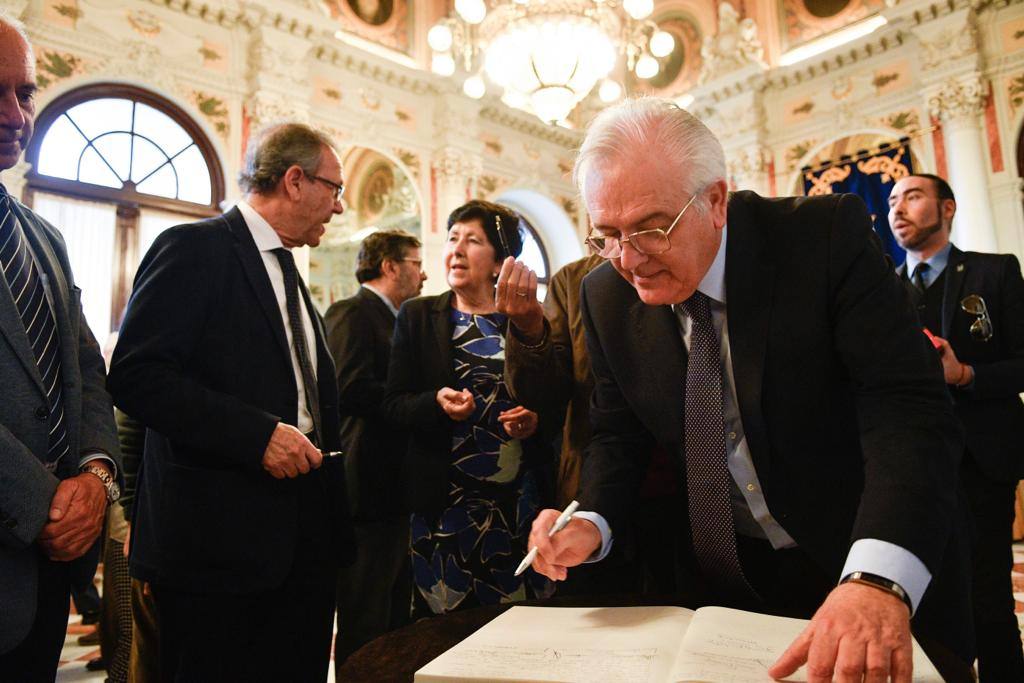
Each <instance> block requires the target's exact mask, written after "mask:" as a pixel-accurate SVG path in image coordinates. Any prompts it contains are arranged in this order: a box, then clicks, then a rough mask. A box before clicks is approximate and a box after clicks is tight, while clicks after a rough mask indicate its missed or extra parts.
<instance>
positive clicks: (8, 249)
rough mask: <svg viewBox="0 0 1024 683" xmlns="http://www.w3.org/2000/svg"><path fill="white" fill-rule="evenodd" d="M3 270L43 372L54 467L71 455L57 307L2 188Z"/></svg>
mask: <svg viewBox="0 0 1024 683" xmlns="http://www.w3.org/2000/svg"><path fill="white" fill-rule="evenodd" d="M0 217H2V218H0V270H3V273H4V279H6V280H7V286H8V287H9V288H10V291H11V296H12V297H13V298H14V305H15V306H16V307H17V309H18V313H19V314H20V315H21V322H22V323H23V324H24V325H25V333H26V334H27V335H28V342H29V345H30V346H31V347H32V354H33V355H34V356H35V359H36V366H37V367H38V368H39V376H40V377H41V378H42V380H43V387H44V388H45V390H46V401H47V408H48V410H49V416H48V420H49V426H50V436H49V445H48V447H47V453H46V460H45V464H46V467H47V469H49V470H51V471H53V470H55V469H56V468H57V463H58V462H59V461H60V459H61V458H62V457H64V456H65V455H67V453H68V450H69V448H70V446H69V444H68V431H67V426H66V425H65V423H64V398H63V386H62V382H61V370H60V339H59V338H58V336H57V324H56V322H55V321H54V319H53V311H51V310H50V304H49V302H48V301H47V300H46V292H45V290H44V287H43V279H42V278H41V277H39V272H38V271H37V270H36V264H35V261H34V260H33V258H32V254H31V253H30V252H29V247H28V241H27V240H26V239H25V233H24V231H22V229H21V226H20V225H19V224H18V218H17V216H15V215H14V211H12V210H11V198H10V196H9V195H8V194H7V192H6V191H4V190H3V189H2V188H0Z"/></svg>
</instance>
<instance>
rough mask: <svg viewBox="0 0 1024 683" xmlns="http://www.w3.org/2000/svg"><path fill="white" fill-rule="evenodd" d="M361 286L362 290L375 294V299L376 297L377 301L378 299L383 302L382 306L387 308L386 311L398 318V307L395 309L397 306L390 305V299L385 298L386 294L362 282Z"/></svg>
mask: <svg viewBox="0 0 1024 683" xmlns="http://www.w3.org/2000/svg"><path fill="white" fill-rule="evenodd" d="M361 286H362V287H363V288H364V289H368V290H370V291H371V292H373V293H374V294H376V295H377V297H378V298H379V299H380V300H381V301H383V302H384V305H385V306H387V307H388V310H390V311H391V312H392V313H394V314H395V317H396V318H397V317H398V307H397V306H395V305H394V304H393V303H391V299H389V298H388V297H387V295H386V294H385V293H384V292H382V291H380V290H379V289H377V288H376V287H374V286H373V285H371V284H368V283H366V282H364V283H363V284H362V285H361Z"/></svg>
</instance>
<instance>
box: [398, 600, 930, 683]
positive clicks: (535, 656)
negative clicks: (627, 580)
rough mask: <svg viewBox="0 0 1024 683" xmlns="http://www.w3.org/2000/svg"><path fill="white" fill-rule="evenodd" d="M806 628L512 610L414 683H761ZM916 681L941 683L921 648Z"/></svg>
mask: <svg viewBox="0 0 1024 683" xmlns="http://www.w3.org/2000/svg"><path fill="white" fill-rule="evenodd" d="M807 624H808V622H807V621H805V620H803V619H787V618H784V617H773V616H768V615H764V614H754V613H752V612H743V611H740V610H734V609H725V608H724V607H702V608H701V609H698V610H697V611H695V612H694V611H692V610H688V609H683V608H682V607H591V608H569V607H512V608H511V609H509V610H508V611H506V612H505V613H503V614H502V615H501V616H499V617H498V618H496V619H495V620H494V621H492V622H490V623H489V624H487V625H486V626H484V627H483V628H481V629H480V630H479V631H477V632H476V633H474V634H473V635H471V636H469V637H468V638H466V639H465V640H464V641H462V642H461V643H459V644H458V645H456V646H455V647H453V648H452V649H450V650H448V651H447V652H445V653H444V654H442V655H441V656H440V657H438V658H437V659H435V660H433V661H432V662H430V663H429V664H427V665H426V666H425V667H423V668H422V669H420V670H419V671H417V672H416V678H415V681H416V683H433V682H440V681H443V682H445V683H449V682H450V683H485V682H487V683H490V682H491V681H506V682H508V683H540V682H545V683H552V682H558V683H563V682H566V683H568V682H569V681H580V682H584V681H585V682H586V683H602V682H603V683H613V682H615V683H643V682H647V683H689V682H696V681H716V682H721V683H748V682H750V683H755V682H757V683H761V682H766V681H771V680H772V679H771V678H770V677H769V676H768V668H769V667H770V666H771V665H772V664H774V663H775V660H776V659H778V658H779V656H780V655H781V654H782V653H783V652H785V650H786V648H787V647H789V645H790V643H792V642H793V640H794V639H796V637H797V635H799V633H800V632H801V631H802V630H803V629H804V627H805V626H806V625H807ZM786 680H790V681H805V680H807V678H806V675H805V674H804V670H803V669H800V670H799V671H797V673H796V674H794V675H793V676H792V677H790V678H788V679H786ZM914 681H915V682H916V681H921V682H922V683H924V682H926V681H927V682H928V683H931V682H932V681H935V682H940V681H942V678H941V677H940V676H939V674H938V672H937V671H936V670H935V667H934V666H933V665H932V663H931V662H930V661H929V660H928V657H927V656H926V655H925V654H924V652H923V651H922V650H921V648H920V646H918V644H917V642H916V641H915V642H914Z"/></svg>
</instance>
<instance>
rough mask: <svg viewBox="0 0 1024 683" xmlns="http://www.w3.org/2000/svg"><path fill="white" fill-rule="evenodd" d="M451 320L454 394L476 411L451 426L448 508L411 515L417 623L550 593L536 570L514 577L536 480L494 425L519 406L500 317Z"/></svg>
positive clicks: (513, 442) (513, 443)
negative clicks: (467, 394) (507, 370)
mask: <svg viewBox="0 0 1024 683" xmlns="http://www.w3.org/2000/svg"><path fill="white" fill-rule="evenodd" d="M451 317H452V323H453V327H454V332H453V334H452V356H453V359H454V364H455V376H456V377H457V383H456V386H455V387H453V388H454V389H457V390H462V389H468V390H469V391H471V392H472V393H473V399H474V400H475V402H476V410H475V411H474V412H473V415H472V416H471V417H470V418H469V419H467V420H464V421H462V422H456V423H454V428H453V431H452V444H451V456H452V457H451V464H450V465H449V469H448V473H449V474H448V504H447V506H446V507H445V509H444V510H443V511H442V512H441V514H440V515H439V516H437V517H434V516H430V517H428V516H425V515H420V514H413V515H412V537H411V554H412V570H413V605H412V611H413V616H415V617H423V616H430V615H432V614H444V613H447V612H451V611H453V610H456V609H464V608H468V607H476V606H479V605H492V604H496V603H501V602H511V601H513V600H524V599H527V598H544V597H548V596H550V595H551V594H552V593H554V583H553V582H551V581H549V580H548V579H546V578H544V577H543V576H541V575H540V574H537V573H535V572H534V571H533V569H528V570H527V571H526V572H524V573H523V574H522V575H521V576H518V577H516V576H514V575H513V573H514V572H515V569H516V566H518V564H519V561H520V560H522V558H523V555H524V554H525V553H526V541H527V537H528V536H529V533H530V525H531V524H532V522H533V518H534V517H535V516H536V514H537V512H538V510H539V509H540V504H541V502H542V501H541V500H540V490H539V487H538V480H537V477H538V476H539V474H538V473H537V472H535V471H533V470H531V469H530V468H529V467H527V466H525V461H524V459H523V447H522V444H521V443H520V441H519V440H517V439H513V438H511V437H510V436H509V435H508V433H506V432H505V429H504V428H503V427H502V425H501V423H500V422H498V414H499V413H501V412H502V411H503V410H508V409H510V408H514V407H515V405H516V404H515V402H514V401H513V400H512V397H511V395H510V394H509V391H508V388H507V387H506V386H505V379H504V376H503V373H504V367H505V337H504V330H505V327H506V317H505V316H504V315H501V314H500V313H492V314H487V315H479V314H469V313H463V312H461V311H457V310H455V309H454V308H453V309H452V311H451Z"/></svg>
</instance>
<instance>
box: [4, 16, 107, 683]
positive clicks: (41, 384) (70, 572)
mask: <svg viewBox="0 0 1024 683" xmlns="http://www.w3.org/2000/svg"><path fill="white" fill-rule="evenodd" d="M35 93H36V80H35V57H34V56H33V54H32V48H31V47H30V46H29V43H28V40H27V38H26V36H25V32H24V28H23V27H22V26H21V25H20V24H19V23H17V22H16V21H14V20H12V19H10V18H7V17H6V15H4V14H2V13H0V171H6V170H8V169H10V168H11V167H13V166H14V165H15V164H16V163H18V159H19V158H20V156H21V153H22V151H23V150H24V149H25V147H26V146H27V145H28V142H29V139H30V138H31V137H32V121H33V117H34V114H35ZM103 383H104V378H103V358H102V356H101V355H100V349H99V345H98V344H97V343H96V340H95V339H94V338H93V336H92V333H91V332H90V331H89V327H88V325H87V324H86V321H85V317H84V316H83V315H82V303H81V291H80V290H79V289H78V288H77V287H76V286H75V281H74V277H73V276H72V273H71V265H70V264H69V263H68V256H67V250H66V248H65V246H64V240H63V238H62V237H61V235H60V233H59V232H58V231H57V229H56V228H55V227H54V226H52V225H50V223H48V222H47V221H46V220H45V219H43V218H42V217H41V216H39V215H38V214H36V213H34V212H33V211H31V210H30V209H29V208H27V207H26V206H24V205H22V204H21V203H20V202H18V201H17V200H16V199H14V198H13V197H11V196H10V195H9V194H8V193H7V189H6V188H4V186H3V185H0V386H3V392H4V393H3V396H4V397H3V400H2V401H0V680H5V681H7V680H11V681H52V680H53V677H54V676H55V675H56V670H57V663H58V660H59V658H60V651H61V647H62V646H63V644H64V635H65V633H66V631H67V623H68V610H69V602H68V601H69V595H70V589H71V581H72V577H73V576H81V575H86V576H91V575H92V574H93V573H95V571H96V559H95V555H94V554H91V555H90V557H91V558H92V559H91V560H90V559H88V558H87V557H83V556H84V555H85V553H86V552H87V551H88V550H89V549H90V548H91V547H92V546H93V543H94V542H95V541H96V538H97V536H99V533H100V531H101V530H102V528H103V517H104V513H105V512H106V508H107V505H108V504H109V503H110V502H112V501H114V500H117V496H118V495H119V489H118V482H117V481H116V480H115V479H114V477H115V476H117V474H118V473H117V470H118V462H119V461H120V451H119V449H118V444H117V431H116V429H115V428H114V414H113V410H112V408H111V404H110V397H109V396H108V395H107V392H106V390H105V389H104V386H103Z"/></svg>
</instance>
